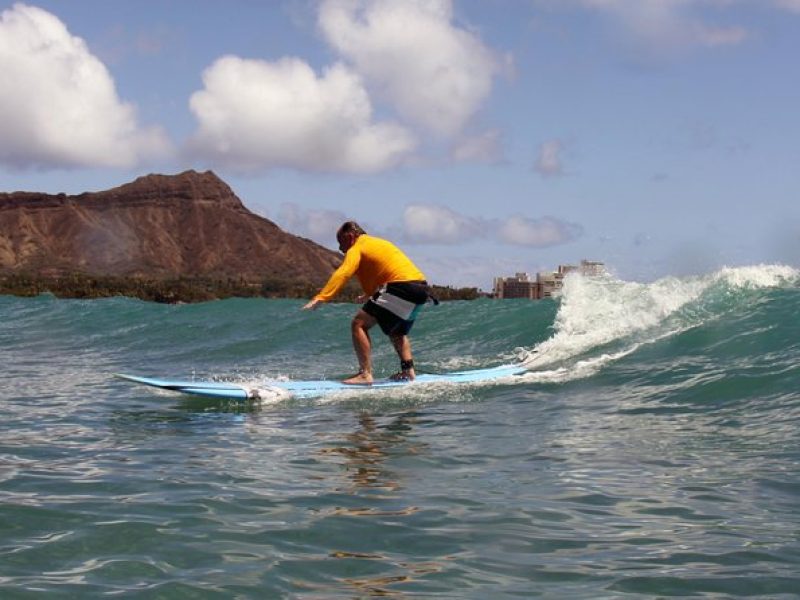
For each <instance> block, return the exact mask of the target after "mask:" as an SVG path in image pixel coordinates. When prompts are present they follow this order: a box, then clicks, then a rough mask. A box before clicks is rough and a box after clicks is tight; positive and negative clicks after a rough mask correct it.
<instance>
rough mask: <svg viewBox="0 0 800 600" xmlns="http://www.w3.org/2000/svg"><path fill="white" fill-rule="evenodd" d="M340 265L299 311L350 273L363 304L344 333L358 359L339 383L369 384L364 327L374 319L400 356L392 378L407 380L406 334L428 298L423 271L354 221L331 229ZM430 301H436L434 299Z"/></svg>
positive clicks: (324, 297)
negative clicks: (340, 256) (352, 370)
mask: <svg viewBox="0 0 800 600" xmlns="http://www.w3.org/2000/svg"><path fill="white" fill-rule="evenodd" d="M336 240H337V241H338V242H339V250H340V251H341V252H342V253H343V254H344V260H343V261H342V264H341V265H340V266H339V268H338V269H336V270H335V271H334V272H333V274H332V275H331V277H330V279H329V280H328V283H326V284H325V287H323V288H322V290H321V291H320V292H319V293H318V294H317V295H316V296H314V298H313V299H311V300H310V301H309V302H308V303H307V304H306V305H305V306H303V309H304V310H313V309H315V308H317V306H319V304H320V303H322V302H329V301H330V300H331V299H332V298H333V297H334V296H336V294H337V293H339V291H340V290H341V289H342V288H343V287H344V285H345V284H346V283H347V282H348V281H349V280H350V278H351V277H352V276H353V275H355V276H356V277H357V278H358V281H359V283H360V284H361V288H362V289H363V290H364V294H363V295H362V296H359V297H358V302H364V305H363V306H362V307H361V309H360V310H359V311H358V312H357V313H356V316H355V317H353V321H352V322H351V324H350V331H351V334H352V337H353V347H354V349H355V352H356V357H357V358H358V366H359V369H358V373H356V374H355V375H353V376H352V377H349V378H347V379H345V380H344V381H343V383H349V384H361V385H369V384H371V383H372V342H371V340H370V336H369V330H370V329H371V328H372V327H373V326H374V325H375V324H376V323H377V324H378V325H380V327H381V330H382V331H383V332H384V333H385V334H386V335H387V336H389V339H390V340H391V341H392V345H393V346H394V349H395V351H396V352H397V355H398V357H399V358H400V371H399V372H397V373H395V374H394V375H392V377H391V378H392V379H394V380H409V381H410V380H412V379H414V377H415V376H416V373H415V372H414V358H413V356H412V354H411V342H410V340H409V339H408V332H409V331H411V327H412V326H413V325H414V319H415V318H416V316H417V313H418V312H419V309H420V307H422V305H424V304H425V303H426V302H427V301H428V298H429V297H430V288H429V287H428V282H427V281H425V275H423V273H422V271H420V270H419V269H418V268H417V267H416V265H414V263H413V262H411V260H410V259H409V258H408V257H407V256H406V255H405V254H403V252H402V251H401V250H400V249H399V248H398V247H397V246H395V245H394V244H392V243H391V242H389V241H387V240H384V239H381V238H378V237H374V236H371V235H367V233H366V232H365V231H364V230H363V229H362V228H361V227H360V226H359V225H358V223H356V222H355V221H347V222H345V223H344V224H343V225H342V226H341V227H340V228H339V231H337V232H336ZM434 302H436V300H435V299H434Z"/></svg>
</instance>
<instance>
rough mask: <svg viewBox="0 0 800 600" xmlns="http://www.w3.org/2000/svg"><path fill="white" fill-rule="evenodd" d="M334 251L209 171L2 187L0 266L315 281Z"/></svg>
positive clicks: (334, 259)
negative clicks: (115, 182) (90, 188)
mask: <svg viewBox="0 0 800 600" xmlns="http://www.w3.org/2000/svg"><path fill="white" fill-rule="evenodd" d="M331 235H333V232H332V233H331ZM340 261H341V257H340V256H339V255H338V254H337V253H335V252H333V251H331V250H329V249H327V248H324V247H323V246H320V245H319V244H316V243H315V242H313V241H311V240H308V239H305V238H302V237H298V236H295V235H292V234H290V233H288V232H285V231H283V230H282V229H281V228H280V227H278V226H277V225H276V224H275V223H273V222H272V221H270V220H269V219H266V218H264V217H261V216H259V215H256V214H254V213H253V212H251V211H250V210H248V209H247V208H246V207H245V206H244V204H243V203H242V201H241V200H240V199H239V198H238V197H237V196H236V194H235V193H234V192H233V190H232V189H231V188H230V186H229V185H228V184H227V183H225V182H224V181H223V180H222V179H220V178H219V177H218V176H217V175H216V174H214V173H213V172H212V171H206V172H204V173H199V172H197V171H193V170H190V171H185V172H183V173H180V174H177V175H162V174H149V175H144V176H141V177H138V178H137V179H135V180H134V181H131V182H129V183H125V184H122V185H120V186H118V187H115V188H111V189H109V190H104V191H99V192H84V193H81V194H78V195H67V194H63V193H62V194H45V193H39V192H10V193H0V271H1V272H3V273H6V274H15V273H26V274H30V275H34V276H43V277H53V276H56V277H57V276H61V275H66V274H70V273H76V272H78V273H83V274H87V275H96V276H116V277H119V276H122V277H134V278H151V279H153V278H154V279H169V278H176V277H194V278H196V277H204V278H210V277H216V278H237V279H240V280H244V281H250V282H258V281H260V280H263V279H272V280H276V279H280V280H286V281H293V282H296V283H306V284H320V283H323V282H324V281H325V280H326V279H327V277H328V276H329V275H330V273H331V271H332V270H333V269H335V268H336V267H337V266H338V264H339V263H340Z"/></svg>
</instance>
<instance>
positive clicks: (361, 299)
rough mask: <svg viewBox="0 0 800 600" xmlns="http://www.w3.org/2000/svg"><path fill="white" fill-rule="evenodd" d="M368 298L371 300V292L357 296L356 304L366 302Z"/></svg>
mask: <svg viewBox="0 0 800 600" xmlns="http://www.w3.org/2000/svg"><path fill="white" fill-rule="evenodd" d="M367 300H369V294H361V295H360V296H357V297H356V304H364V302H366V301H367Z"/></svg>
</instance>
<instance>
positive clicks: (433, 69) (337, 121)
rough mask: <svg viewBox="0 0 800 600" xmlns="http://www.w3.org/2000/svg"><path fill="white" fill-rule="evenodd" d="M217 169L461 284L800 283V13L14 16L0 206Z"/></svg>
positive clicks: (737, 2)
mask: <svg viewBox="0 0 800 600" xmlns="http://www.w3.org/2000/svg"><path fill="white" fill-rule="evenodd" d="M187 169H195V170H197V171H205V170H208V169H210V170H213V171H214V172H215V173H216V174H217V175H218V176H219V177H221V178H222V179H223V180H224V181H226V182H227V183H228V184H229V185H230V186H231V187H232V189H233V191H234V192H235V193H236V195H237V196H238V197H239V198H240V199H241V200H242V201H243V203H244V204H245V206H246V207H247V208H249V209H250V210H251V211H253V212H255V213H257V214H259V215H261V216H264V217H266V218H268V219H270V220H272V221H274V222H275V223H277V224H278V225H279V226H280V227H282V228H283V229H285V230H286V231H289V232H291V233H294V234H296V235H301V236H304V237H307V238H310V239H313V240H315V241H317V242H319V243H320V244H322V245H325V246H327V247H329V248H332V249H335V248H336V240H335V232H336V229H337V228H338V226H339V225H340V224H341V222H343V221H344V220H348V219H354V220H356V221H358V222H359V223H360V224H361V225H362V226H363V227H364V228H365V229H366V230H367V232H368V233H371V234H374V235H379V236H382V237H387V238H389V239H391V240H392V241H394V242H395V243H397V244H398V245H399V246H400V247H401V248H403V249H404V250H405V251H406V253H407V254H408V255H409V256H410V257H411V258H412V259H413V260H414V261H415V262H416V263H417V265H418V266H419V267H420V268H421V269H422V270H423V271H424V272H425V273H426V275H427V276H428V279H429V280H430V281H431V282H433V283H437V284H441V285H453V286H470V287H472V286H477V287H480V288H482V289H485V290H489V289H491V286H492V280H493V278H494V277H496V276H510V275H513V274H515V273H517V272H528V273H536V272H539V271H552V270H554V269H555V268H556V267H557V265H559V264H574V263H577V262H578V261H580V260H581V259H589V260H599V261H603V262H605V263H606V265H607V266H608V268H609V270H610V271H611V272H612V273H613V274H614V275H616V276H617V277H619V278H621V279H625V280H628V281H643V282H645V281H652V280H655V279H658V278H662V277H666V276H690V275H697V274H705V273H709V272H713V271H714V270H716V269H719V268H720V267H722V266H742V265H754V264H761V263H783V264H789V265H792V266H798V265H800V0H274V1H272V2H254V1H251V0H225V1H222V0H217V1H212V0H158V1H157V0H42V1H39V2H7V1H5V0H0V191H6V192H11V191H37V192H47V193H61V192H64V193H67V194H79V193H82V192H85V191H99V190H103V189H109V188H112V187H116V186H118V185H121V184H123V183H126V182H129V181H132V180H133V179H135V178H136V177H139V176H142V175H146V174H148V173H164V174H175V173H180V172H182V171H185V170H187Z"/></svg>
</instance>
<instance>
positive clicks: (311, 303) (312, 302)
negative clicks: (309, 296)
mask: <svg viewBox="0 0 800 600" xmlns="http://www.w3.org/2000/svg"><path fill="white" fill-rule="evenodd" d="M317 306H319V300H317V299H316V298H315V299H313V300H310V301H309V302H308V304H306V305H305V306H304V307H303V310H316V308H317Z"/></svg>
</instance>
